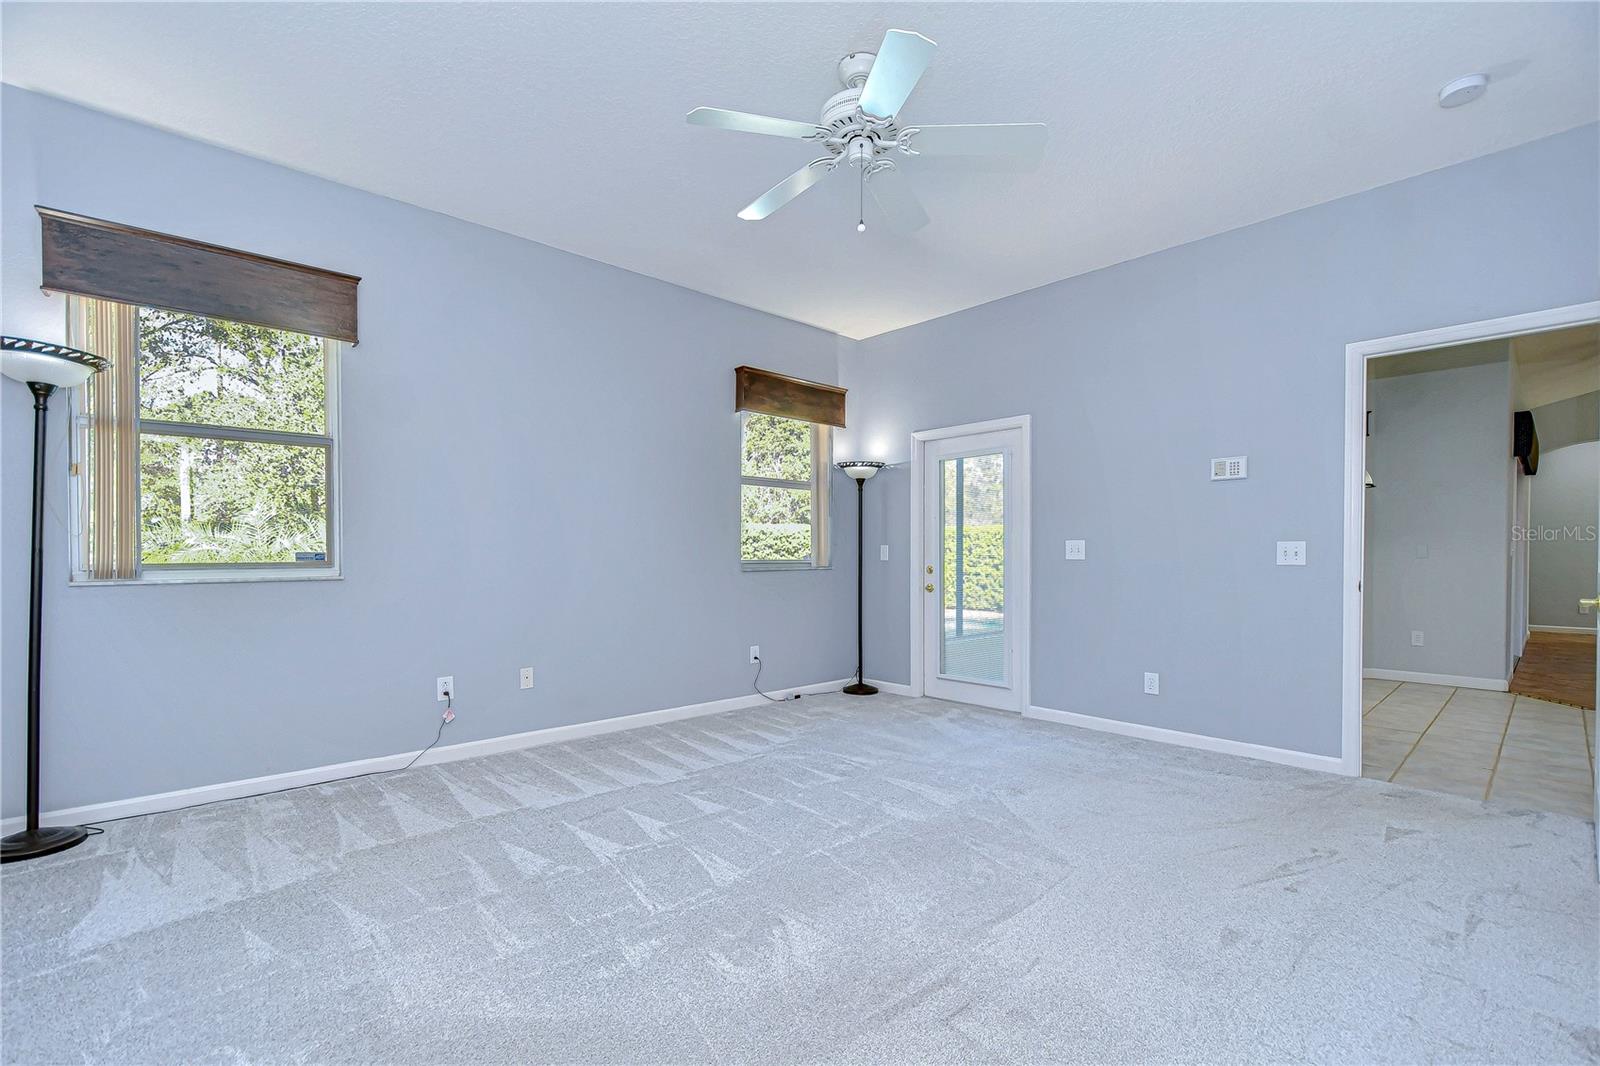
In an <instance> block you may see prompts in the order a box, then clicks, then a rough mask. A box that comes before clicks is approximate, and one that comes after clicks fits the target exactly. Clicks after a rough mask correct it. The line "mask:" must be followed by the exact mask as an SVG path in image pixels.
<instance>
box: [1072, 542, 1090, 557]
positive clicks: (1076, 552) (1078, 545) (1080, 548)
mask: <svg viewBox="0 0 1600 1066" xmlns="http://www.w3.org/2000/svg"><path fill="white" fill-rule="evenodd" d="M1067 558H1068V559H1086V558H1088V556H1087V555H1085V554H1084V542H1083V541H1081V540H1069V541H1067Z"/></svg>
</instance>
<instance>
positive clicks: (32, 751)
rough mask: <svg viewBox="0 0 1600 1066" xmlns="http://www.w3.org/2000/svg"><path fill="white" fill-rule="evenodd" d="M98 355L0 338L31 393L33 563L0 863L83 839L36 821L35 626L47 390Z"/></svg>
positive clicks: (100, 364) (96, 362) (5, 364)
mask: <svg viewBox="0 0 1600 1066" xmlns="http://www.w3.org/2000/svg"><path fill="white" fill-rule="evenodd" d="M110 365H111V364H110V363H108V362H107V361H106V360H104V359H102V358H100V357H99V356H98V355H91V354H90V353H88V352H80V351H78V350H77V349H76V348H67V347H64V346H62V345H59V344H46V343H45V342H44V341H30V340H23V339H21V338H20V337H0V374H4V375H5V376H6V377H8V378H13V379H15V380H17V381H21V382H24V383H26V384H27V386H28V388H29V390H30V391H32V393H33V563H32V566H31V569H30V571H29V584H28V594H29V600H28V828H26V829H24V830H23V831H22V832H20V833H12V834H11V835H10V836H8V837H5V838H4V839H0V862H14V861H16V860H17V859H33V858H37V857H38V856H40V855H49V854H51V853H52V852H56V851H65V850H66V849H68V848H70V847H75V846H76V845H78V844H81V843H83V839H84V837H86V836H87V835H88V831H87V830H85V829H84V828H83V827H82V826H81V825H53V826H47V827H43V828H41V827H40V825H39V680H40V678H39V650H40V643H39V629H40V622H41V621H42V608H43V604H44V453H45V444H46V440H45V416H46V414H47V413H48V410H49V407H50V394H51V393H53V392H55V391H56V389H58V388H73V387H75V386H78V385H82V384H83V383H84V382H85V381H88V380H89V378H90V377H91V376H92V375H94V374H97V373H99V372H100V371H102V370H104V369H105V368H106V367H108V366H110Z"/></svg>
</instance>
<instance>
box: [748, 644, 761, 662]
mask: <svg viewBox="0 0 1600 1066" xmlns="http://www.w3.org/2000/svg"><path fill="white" fill-rule="evenodd" d="M750 661H751V662H753V663H758V662H760V661H761V645H759V644H752V645H750Z"/></svg>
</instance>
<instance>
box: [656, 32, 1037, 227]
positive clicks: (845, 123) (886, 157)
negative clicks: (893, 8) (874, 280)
mask: <svg viewBox="0 0 1600 1066" xmlns="http://www.w3.org/2000/svg"><path fill="white" fill-rule="evenodd" d="M937 47H938V46H937V45H935V44H934V43H933V42H932V41H930V40H928V38H926V37H924V36H922V34H920V33H913V32H912V31H910V30H890V31H889V32H888V33H886V34H884V35H883V43H882V44H881V45H879V46H878V51H877V52H876V53H872V52H852V53H850V54H849V55H847V56H845V57H844V58H843V59H841V60H839V80H840V81H841V82H842V83H843V84H844V89H843V91H841V92H837V93H834V94H833V95H832V96H831V97H829V98H828V101H827V103H825V104H823V105H822V118H821V121H820V122H799V121H796V120H794V119H786V118H771V117H769V116H767V115H752V114H748V113H747V112H744V111H726V110H724V109H722V108H720V107H697V108H695V109H694V110H693V111H691V112H689V114H688V116H687V118H688V120H689V124H690V125H693V126H711V127H714V128H716V129H724V130H733V131H735V132H738V133H762V134H766V135H768V136H771V137H792V138H794V139H795V140H801V141H812V142H814V143H816V144H819V145H821V146H822V147H824V148H825V149H827V153H828V154H827V155H824V156H821V157H819V158H817V159H813V160H812V161H811V162H809V163H807V164H806V165H805V166H803V167H801V168H800V169H799V170H797V171H795V172H794V173H793V174H790V175H789V176H788V177H787V178H784V179H783V180H782V181H780V182H778V184H776V185H774V186H773V187H772V188H770V189H768V190H767V191H766V192H764V193H762V194H761V195H760V196H758V197H756V198H755V200H754V201H752V202H751V203H750V205H749V206H748V207H746V208H745V209H744V210H742V211H740V212H739V217H740V218H742V219H744V220H745V221H747V222H757V221H760V220H761V219H763V218H766V217H767V216H768V215H770V214H772V213H773V212H774V211H776V210H777V209H778V208H780V207H782V206H783V205H784V204H786V203H788V202H789V201H790V200H793V199H794V198H795V197H797V196H799V195H800V194H801V193H803V192H805V191H806V190H807V189H809V188H811V186H813V185H815V184H816V183H817V182H819V181H821V180H822V179H823V178H824V177H826V176H827V175H828V174H830V173H832V172H833V171H834V170H836V169H838V167H839V166H840V164H847V165H849V166H852V167H855V168H856V170H857V172H858V174H859V177H858V179H857V180H858V182H859V188H860V197H859V199H858V204H859V203H860V200H864V199H865V192H866V190H869V189H870V190H871V192H872V198H873V200H874V201H875V202H876V203H877V205H878V208H879V209H880V210H881V211H882V212H883V216H884V218H885V219H886V220H887V221H888V223H889V225H890V226H891V227H893V228H895V229H898V230H903V231H906V232H909V231H912V230H917V229H921V228H922V227H923V226H925V225H927V224H928V213H927V212H926V211H924V210H923V209H922V204H921V203H920V202H919V201H918V200H917V196H916V193H915V192H913V191H912V189H911V187H910V185H909V184H908V183H907V181H906V178H905V175H904V174H903V173H901V170H900V160H901V158H909V157H914V156H929V157H932V156H969V157H971V156H1003V157H1010V158H1012V159H1015V160H1018V161H1020V162H1022V163H1023V164H1024V165H1027V164H1035V165H1036V164H1037V163H1038V160H1039V155H1040V153H1041V151H1042V149H1043V148H1044V138H1045V128H1044V124H1043V123H1039V122H1006V123H993V124H979V125H970V124H969V125H952V126H913V125H902V124H901V123H900V121H899V115H900V108H901V107H902V106H903V105H904V104H905V102H906V98H907V97H909V96H910V95H911V90H912V89H915V88H916V87H917V80H918V79H919V78H921V77H922V72H923V71H924V70H926V69H927V68H928V64H929V63H930V62H931V61H932V60H933V53H934V50H935V49H936V48H937ZM866 228H867V222H866V216H865V214H864V213H863V212H860V211H858V213H857V218H856V229H857V231H864V230H865V229H866Z"/></svg>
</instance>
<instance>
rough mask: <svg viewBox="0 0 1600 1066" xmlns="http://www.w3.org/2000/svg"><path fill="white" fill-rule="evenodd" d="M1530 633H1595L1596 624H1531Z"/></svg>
mask: <svg viewBox="0 0 1600 1066" xmlns="http://www.w3.org/2000/svg"><path fill="white" fill-rule="evenodd" d="M1528 631H1529V632H1530V633H1593V632H1595V628H1594V626H1529V627H1528Z"/></svg>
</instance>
